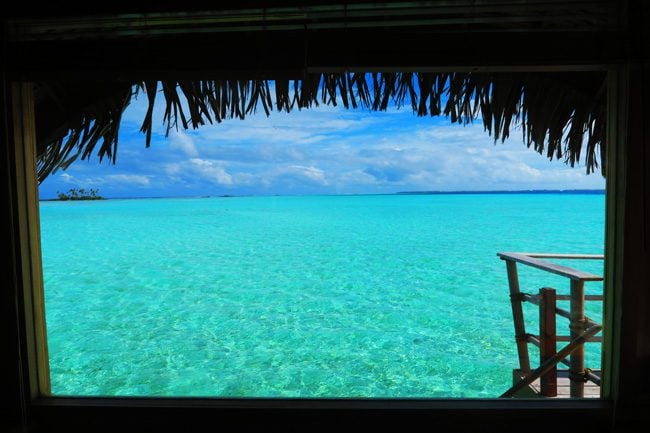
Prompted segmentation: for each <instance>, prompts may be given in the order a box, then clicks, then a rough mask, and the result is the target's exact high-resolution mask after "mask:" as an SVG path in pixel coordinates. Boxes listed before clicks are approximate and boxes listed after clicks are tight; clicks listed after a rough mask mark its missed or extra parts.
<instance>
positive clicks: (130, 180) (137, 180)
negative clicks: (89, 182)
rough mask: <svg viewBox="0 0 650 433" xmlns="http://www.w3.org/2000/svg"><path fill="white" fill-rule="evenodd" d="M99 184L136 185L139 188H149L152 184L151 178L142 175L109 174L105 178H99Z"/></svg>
mask: <svg viewBox="0 0 650 433" xmlns="http://www.w3.org/2000/svg"><path fill="white" fill-rule="evenodd" d="M98 180H99V182H98V183H114V182H116V183H123V184H134V185H139V186H149V184H150V183H151V181H150V179H149V176H144V175H140V174H109V175H108V176H106V177H105V178H99V179H98Z"/></svg>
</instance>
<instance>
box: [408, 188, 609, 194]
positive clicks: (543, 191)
mask: <svg viewBox="0 0 650 433" xmlns="http://www.w3.org/2000/svg"><path fill="white" fill-rule="evenodd" d="M396 194H402V195H437V194H454V195H456V194H605V190H604V189H530V190H516V191H509V190H496V191H400V192H397V193H396Z"/></svg>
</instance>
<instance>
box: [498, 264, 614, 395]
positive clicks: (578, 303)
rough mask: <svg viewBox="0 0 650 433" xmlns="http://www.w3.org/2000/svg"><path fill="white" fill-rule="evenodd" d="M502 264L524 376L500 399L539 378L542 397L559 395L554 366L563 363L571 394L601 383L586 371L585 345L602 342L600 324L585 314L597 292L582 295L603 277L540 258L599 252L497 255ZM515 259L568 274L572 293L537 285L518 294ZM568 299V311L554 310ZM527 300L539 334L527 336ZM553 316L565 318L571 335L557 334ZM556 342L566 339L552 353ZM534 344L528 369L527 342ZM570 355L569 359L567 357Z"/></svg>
mask: <svg viewBox="0 0 650 433" xmlns="http://www.w3.org/2000/svg"><path fill="white" fill-rule="evenodd" d="M497 255H498V256H499V257H500V258H501V259H502V260H504V261H505V262H506V270H507V272H508V286H509V288H510V301H511V305H512V317H513V320H514V325H515V339H516V342H517V353H518V356H519V370H520V372H521V373H522V375H523V377H522V378H521V380H519V381H518V382H517V383H515V384H514V385H513V387H512V388H510V389H509V390H508V391H506V392H505V393H504V394H503V395H502V396H501V397H513V396H514V395H516V394H517V392H519V391H520V390H521V389H523V388H524V387H526V386H528V385H530V384H531V383H533V382H534V381H536V380H537V379H540V389H541V394H542V395H543V396H546V397H555V396H556V395H557V364H558V363H563V364H565V365H567V366H568V367H569V380H570V396H571V397H578V398H579V397H584V385H585V382H586V381H592V382H594V383H596V384H597V385H600V378H599V377H598V376H597V375H596V374H594V373H593V372H591V371H590V370H588V369H585V362H584V360H585V350H584V343H586V342H590V341H596V342H600V341H601V338H600V337H596V334H598V332H600V331H601V330H602V326H601V325H600V324H598V323H596V322H594V321H593V320H591V319H589V318H588V317H587V316H585V301H601V302H602V300H603V297H602V296H601V295H585V294H584V285H585V282H588V281H602V280H603V277H602V276H600V275H595V274H592V273H589V272H583V271H580V270H577V269H573V268H569V267H566V266H561V265H557V264H554V263H550V262H548V261H546V260H541V259H580V260H603V256H602V255H598V254H545V253H497ZM517 263H521V264H522V265H527V266H532V267H534V268H537V269H541V270H543V271H547V272H551V273H553V274H557V275H560V276H563V277H566V278H568V279H569V280H570V282H571V291H570V294H569V295H568V296H567V295H557V294H556V292H555V289H552V288H547V287H545V288H541V289H540V290H539V294H538V295H531V294H528V293H523V292H521V290H520V288H519V276H518V273H517ZM567 300H568V301H570V309H569V310H568V311H567V310H565V309H562V308H558V307H557V305H556V302H557V301H567ZM524 302H530V303H532V304H535V305H538V306H539V311H540V320H539V328H540V329H539V336H536V335H532V334H528V333H527V332H526V324H525V322H524V311H523V303H524ZM556 315H559V316H562V317H565V318H567V319H569V329H570V335H569V336H558V335H557V332H556V324H555V319H556ZM557 341H568V342H569V344H567V345H566V346H565V347H564V348H562V349H561V350H560V351H556V342H557ZM529 343H531V344H534V345H536V346H538V347H539V349H540V366H539V367H538V368H536V369H535V370H531V368H530V357H529V354H528V344H529ZM567 357H569V361H567V360H566V358H567Z"/></svg>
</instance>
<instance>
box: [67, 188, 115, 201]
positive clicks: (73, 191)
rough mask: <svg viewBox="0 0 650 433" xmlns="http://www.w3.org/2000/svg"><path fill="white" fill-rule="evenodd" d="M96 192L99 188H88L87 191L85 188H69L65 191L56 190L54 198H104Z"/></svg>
mask: <svg viewBox="0 0 650 433" xmlns="http://www.w3.org/2000/svg"><path fill="white" fill-rule="evenodd" d="M98 192H99V190H98V189H94V188H89V189H88V191H86V189H85V188H70V189H69V190H68V192H67V193H66V192H61V191H57V193H56V195H57V198H56V200H61V201H67V200H104V197H102V196H100V195H98Z"/></svg>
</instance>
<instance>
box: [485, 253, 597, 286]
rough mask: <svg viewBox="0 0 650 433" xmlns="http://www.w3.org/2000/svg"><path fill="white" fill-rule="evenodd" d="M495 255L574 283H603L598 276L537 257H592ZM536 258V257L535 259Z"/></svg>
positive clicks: (576, 257)
mask: <svg viewBox="0 0 650 433" xmlns="http://www.w3.org/2000/svg"><path fill="white" fill-rule="evenodd" d="M497 255H498V256H499V257H500V258H501V259H502V260H506V261H511V262H517V263H523V264H525V265H528V266H532V267H533V268H537V269H541V270H543V271H547V272H551V273H553V274H557V275H561V276H563V277H566V278H570V279H571V280H576V281H603V277H602V276H600V275H596V274H592V273H590V272H584V271H580V270H578V269H573V268H570V267H568V266H562V265H557V264H555V263H549V262H546V261H544V260H540V259H539V258H538V257H540V256H542V257H543V258H564V259H568V258H571V259H578V258H590V259H592V258H593V259H595V257H591V256H592V255H587V254H584V255H578V254H545V255H543V254H541V253H539V254H535V253H531V254H526V253H497ZM535 256H536V257H535Z"/></svg>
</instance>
